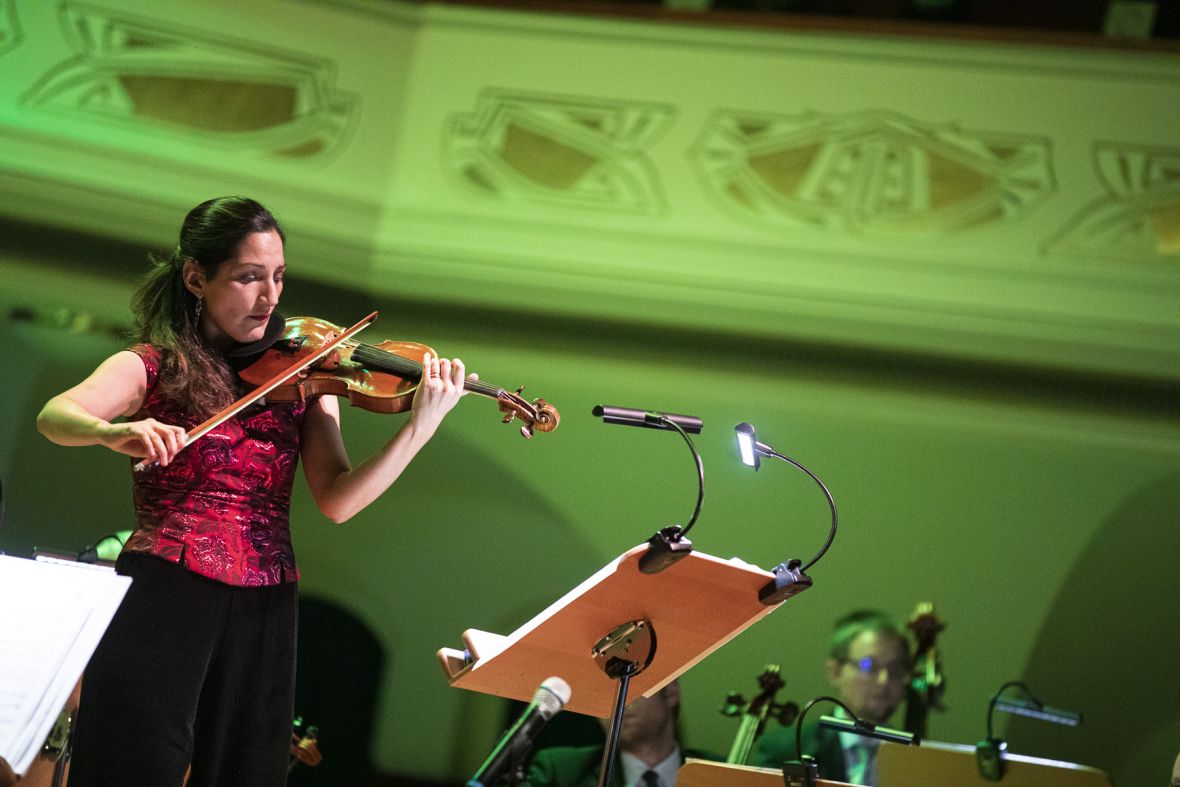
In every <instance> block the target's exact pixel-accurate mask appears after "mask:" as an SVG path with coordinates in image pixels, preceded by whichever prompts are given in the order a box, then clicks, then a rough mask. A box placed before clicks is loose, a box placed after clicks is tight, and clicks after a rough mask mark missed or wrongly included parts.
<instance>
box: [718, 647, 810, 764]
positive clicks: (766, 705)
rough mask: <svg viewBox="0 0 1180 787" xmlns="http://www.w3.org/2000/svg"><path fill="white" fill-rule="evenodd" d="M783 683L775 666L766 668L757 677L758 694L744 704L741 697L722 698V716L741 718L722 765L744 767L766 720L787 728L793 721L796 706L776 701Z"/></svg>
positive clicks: (735, 695) (734, 694)
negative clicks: (723, 702) (776, 720)
mask: <svg viewBox="0 0 1180 787" xmlns="http://www.w3.org/2000/svg"><path fill="white" fill-rule="evenodd" d="M785 685H786V683H785V682H784V681H783V679H782V677H780V676H779V666H778V665H777V664H768V665H766V670H765V671H764V672H763V673H762V674H761V675H760V676H759V677H758V688H759V689H761V691H760V692H759V693H758V696H756V697H754V699H752V700H750V701H749V702H746V700H745V699H744V698H743V697H742V695H740V694H737V693H731V694H730V695H729V696H728V697H726V698H725V705H724V706H722V708H721V714H722V715H723V716H731V717H732V716H737V715H741V717H742V720H741V722H740V723H739V724H738V731H737V735H736V736H735V737H734V740H733V745H732V746H730V749H729V755H728V756H727V757H726V758H725V762H726V763H727V764H729V765H745V764H746V760H748V759H749V757H750V750H751V749H753V748H754V741H755V740H757V739H758V736H759V735H761V734H762V732H763V730H764V729H765V728H766V720H767V719H768V718H770V717H772V716H773V717H774V718H777V719H778V721H779V723H780V724H782V725H783V726H787V725H789V724H791V723H792V722H794V721H795V717H796V716H798V715H799V706H798V705H796V704H795V703H793V702H783V703H779V702H775V700H774V697H775V695H776V694H777V693H778V690H779V689H781V688H782V687H783V686H785Z"/></svg>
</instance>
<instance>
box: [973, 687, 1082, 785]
mask: <svg viewBox="0 0 1180 787" xmlns="http://www.w3.org/2000/svg"><path fill="white" fill-rule="evenodd" d="M1010 688H1019V689H1022V690H1023V691H1024V694H1025V698H1024V699H1017V698H1015V697H1010V696H1009V697H1004V696H1002V695H1003V694H1004V692H1005V691H1007V690H1008V689H1010ZM997 710H1002V711H1004V712H1005V713H1012V714H1015V715H1017V716H1028V717H1029V718H1033V719H1040V720H1041V721H1048V722H1052V723H1054V724H1064V725H1066V726H1069V727H1076V726H1078V725H1079V724H1081V723H1082V714H1080V713H1075V712H1074V711H1070V710H1061V709H1060V708H1050V707H1049V706H1047V705H1045V704H1044V703H1043V702H1041V701H1040V700H1038V699H1037V698H1036V696H1034V695H1033V693H1032V689H1030V688H1029V687H1028V686H1027V685H1026V684H1024V683H1023V682H1021V681H1018V680H1010V681H1008V682H1007V683H1005V684H1004V685H1003V686H1001V687H1000V689H999V691H997V692H996V693H995V695H993V696H992V698H991V702H989V703H988V704H987V738H986V739H984V740H982V741H980V742H979V743H977V744H976V745H975V759H976V762H977V763H978V765H979V775H980V776H982V777H983V778H984V779H986V780H988V781H990V782H998V781H1000V780H1001V779H1002V778H1004V753H1005V751H1006V750H1007V748H1008V744H1007V743H1006V742H1005V741H1003V740H1002V739H1000V738H997V737H995V736H994V735H993V734H992V716H993V715H994V714H995V712H996V711H997Z"/></svg>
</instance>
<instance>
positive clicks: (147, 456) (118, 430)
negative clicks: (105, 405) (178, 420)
mask: <svg viewBox="0 0 1180 787" xmlns="http://www.w3.org/2000/svg"><path fill="white" fill-rule="evenodd" d="M185 435H186V432H185V430H184V427H181V426H172V425H170V424H165V423H161V422H160V421H157V420H156V419H155V418H144V419H143V420H142V421H121V422H119V423H113V424H107V425H106V426H105V427H103V429H102V431H101V434H100V435H99V440H100V442H101V443H102V445H105V446H106V447H107V448H109V449H111V450H112V451H118V452H119V453H121V454H127V455H128V456H133V457H135V458H137V459H140V458H142V459H143V460H144V462H145V463H146V464H152V463H159V464H161V465H167V464H168V463H169V462H171V461H172V459H173V457H175V456H176V455H177V454H178V453H180V451H181V450H182V449H183V448H184V445H185Z"/></svg>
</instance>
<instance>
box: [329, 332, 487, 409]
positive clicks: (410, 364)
mask: <svg viewBox="0 0 1180 787" xmlns="http://www.w3.org/2000/svg"><path fill="white" fill-rule="evenodd" d="M342 344H344V345H347V346H349V347H351V348H352V355H353V357H354V358H356V359H357V360H358V361H361V362H362V363H363V362H365V361H368V362H370V363H372V364H373V365H374V366H375V367H378V368H380V367H381V366H383V365H384V366H385V368H381V369H380V370H381V371H386V372H390V373H391V374H396V375H399V376H403V375H406V374H407V373H408V374H410V375H414V376H416V377H417V378H418V379H421V378H422V362H421V361H414V360H411V359H409V358H404V357H402V356H400V355H397V354H396V353H391V352H389V351H387V350H382V349H381V348H380V347H374V346H373V345H371V344H365V343H363V342H358V341H355V340H348V341H345V342H342ZM463 387H464V388H467V389H468V390H470V391H473V392H474V393H478V394H483V395H484V396H490V397H492V398H493V399H494V398H498V397H499V396H500V394H501V393H502V392H504V389H503V388H501V387H500V386H498V385H493V384H491V383H485V382H483V381H482V380H466V381H464V383H463Z"/></svg>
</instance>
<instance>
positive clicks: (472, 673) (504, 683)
mask: <svg viewBox="0 0 1180 787" xmlns="http://www.w3.org/2000/svg"><path fill="white" fill-rule="evenodd" d="M647 549H648V544H647V543H643V544H640V545H639V546H636V547H634V548H632V549H630V550H628V551H627V552H625V553H623V554H622V555H620V556H619V557H618V558H616V559H614V560H612V561H611V562H610V563H607V564H606V565H605V566H604V567H603V568H602V569H600V570H599V571H598V572H597V573H595V574H594V575H593V576H591V577H590V578H588V579H587V580H586V581H585V582H583V583H582V584H580V585H578V586H577V587H576V588H574V589H573V590H571V591H570V592H569V593H567V594H565V595H564V596H563V597H561V598H560V599H558V600H557V601H556V602H555V603H553V604H551V605H550V606H549V608H548V609H546V610H544V611H543V612H541V613H540V614H539V615H537V616H536V617H534V618H533V619H532V620H530V621H529V622H527V623H525V624H524V625H523V626H521V627H520V628H518V629H517V630H516V631H514V632H513V633H512V634H509V635H508V636H501V635H498V634H489V633H488V632H485V631H479V630H476V629H468V630H467V631H464V632H463V644H464V645H465V650H457V649H453V648H442V649H440V650H439V651H438V657H439V660H440V661H441V662H442V667H443V671H444V672H445V673H446V676H447V679H448V680H449V681H450V683H451V685H452V686H457V687H459V688H462V689H470V690H472V691H478V692H483V693H485V694H494V695H496V696H499V697H509V698H511V699H515V700H521V701H523V702H528V701H529V700H531V699H532V697H533V694H534V692H535V691H536V688H537V686H539V685H540V684H541V682H542V681H543V680H544V679H545V678H547V677H549V676H551V675H557V676H560V677H562V678H564V679H565V681H566V682H567V683H569V685H570V689H571V694H570V700H569V702H568V703H567V704H566V706H565V707H566V708H567V709H568V710H572V711H574V712H575V713H585V714H587V715H590V716H598V717H600V718H608V717H610V716H611V714H612V709H613V705H614V699H615V693H616V688H617V687H616V684H615V680H613V679H612V678H610V677H608V676H607V675H606V674H605V673H604V672H603V670H602V668H600V667H599V666H598V664H596V663H595V659H594V658H593V656H592V654H591V651H592V650H593V649H594V648H595V645H596V644H597V643H599V642H600V641H601V640H602V639H603V638H604V637H605V636H607V635H608V634H610V633H611V632H612V631H614V630H615V629H617V628H618V627H619V626H621V625H623V624H626V623H628V622H631V621H648V622H649V623H650V628H651V630H652V631H653V632H654V634H655V638H656V643H655V645H656V647H655V654H654V656H653V658H652V660H651V663H650V664H649V665H648V666H647V669H645V670H644V671H642V672H640V673H638V674H637V675H636V677H635V679H634V681H633V682H632V687H633V688H634V689H635V690H636V691H638V692H641V693H642V694H643V695H644V696H650V695H652V694H654V693H655V692H657V691H659V690H660V689H661V688H663V687H664V686H665V685H666V684H668V683H670V682H671V681H672V680H673V679H675V678H676V677H678V676H679V675H681V674H682V673H683V672H685V671H686V670H687V669H688V668H689V667H691V666H693V665H694V664H696V663H697V662H699V661H700V660H701V659H703V658H705V656H707V655H709V654H710V653H712V652H713V651H715V650H716V649H717V648H719V647H721V646H722V645H724V644H725V643H726V642H728V641H729V640H731V639H733V638H734V637H735V636H737V635H738V634H739V633H740V632H741V631H743V630H745V629H746V628H747V627H749V626H750V625H752V624H753V623H754V622H755V621H757V620H759V619H761V618H763V617H764V616H766V615H768V614H770V613H771V612H772V611H774V609H775V608H776V607H777V606H779V604H772V605H770V606H764V605H763V604H762V603H761V602H760V601H759V600H758V592H759V590H761V589H762V588H763V587H764V586H765V585H766V584H767V582H768V581H771V580H773V579H774V575H773V574H771V573H770V572H769V571H764V570H762V569H760V568H758V567H757V566H753V565H750V564H749V563H745V562H743V561H741V560H738V559H736V558H734V559H732V560H721V559H719V558H715V557H711V556H710V555H706V554H703V553H701V552H692V553H691V554H689V555H687V556H686V557H684V558H683V559H681V560H679V561H678V562H676V563H674V564H673V565H671V566H669V567H668V568H665V569H664V570H663V571H660V572H658V573H655V574H643V573H641V572H640V571H639V558H640V557H642V556H643V554H644V553H645V552H646V551H647ZM780 603H781V602H780Z"/></svg>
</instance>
